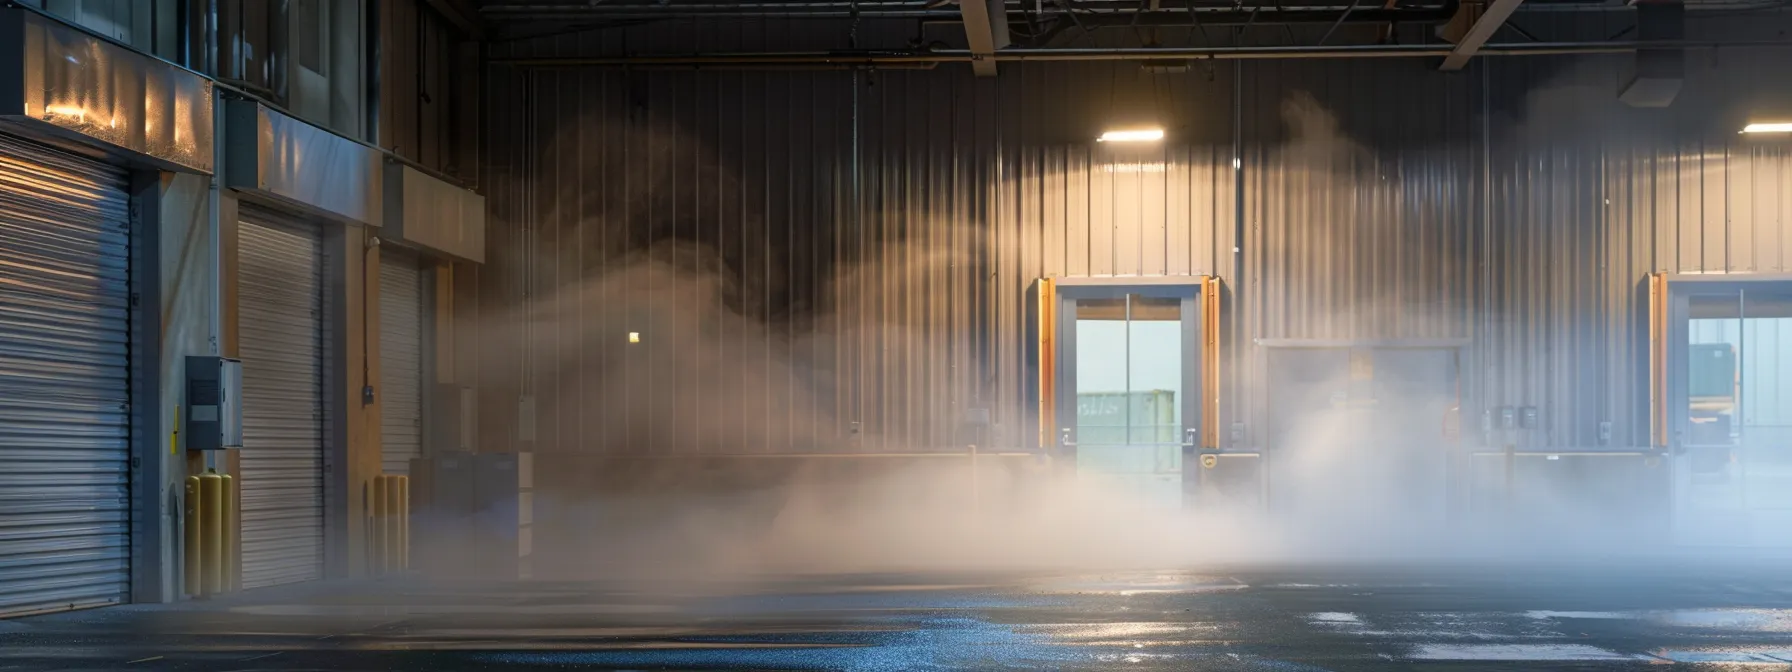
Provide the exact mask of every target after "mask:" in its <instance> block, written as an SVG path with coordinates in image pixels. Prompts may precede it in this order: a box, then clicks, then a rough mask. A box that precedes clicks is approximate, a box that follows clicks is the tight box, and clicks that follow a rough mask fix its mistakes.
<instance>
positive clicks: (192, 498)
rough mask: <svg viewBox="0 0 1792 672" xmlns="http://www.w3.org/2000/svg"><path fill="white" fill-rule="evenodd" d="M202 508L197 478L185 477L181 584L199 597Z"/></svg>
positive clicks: (201, 558) (182, 510)
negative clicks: (185, 491) (185, 493)
mask: <svg viewBox="0 0 1792 672" xmlns="http://www.w3.org/2000/svg"><path fill="white" fill-rule="evenodd" d="M202 511H203V507H201V506H200V502H199V477H198V476H188V477H187V495H186V499H185V500H183V501H182V502H181V521H182V524H183V525H185V529H183V530H181V541H182V543H181V554H182V558H181V568H182V569H184V570H185V571H184V572H182V579H183V583H184V584H185V588H186V591H187V594H188V595H199V594H200V593H199V591H200V590H201V589H202V587H203V585H204V582H203V580H202V579H201V578H200V577H201V576H203V575H202V574H201V573H200V568H201V567H203V566H204V562H203V559H204V552H203V551H202V550H201V547H200V543H199V540H200V538H201V535H202V534H203V527H204V525H203V524H202V523H201V522H200V519H201V517H202Z"/></svg>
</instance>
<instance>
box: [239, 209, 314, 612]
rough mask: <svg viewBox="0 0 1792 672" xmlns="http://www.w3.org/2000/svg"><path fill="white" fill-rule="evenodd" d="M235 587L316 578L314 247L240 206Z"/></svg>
mask: <svg viewBox="0 0 1792 672" xmlns="http://www.w3.org/2000/svg"><path fill="white" fill-rule="evenodd" d="M238 231H239V232H240V234H239V240H240V241H241V242H240V246H239V259H240V261H239V264H238V266H239V269H240V271H239V274H238V285H237V286H238V299H237V301H238V306H239V308H238V324H239V325H240V329H241V340H240V343H239V347H240V352H241V356H242V360H243V451H242V470H241V471H242V473H241V479H242V480H241V486H240V487H241V491H242V521H243V523H242V547H243V559H242V580H243V587H244V588H256V587H261V586H272V585H278V584H283V583H294V582H298V581H309V580H313V579H318V578H322V576H323V567H324V448H325V441H324V437H325V435H326V434H325V431H324V427H325V418H324V403H323V391H324V374H323V371H324V367H323V363H324V353H325V349H324V333H325V331H324V329H325V326H326V324H327V321H326V316H325V314H324V304H323V296H324V293H323V240H322V235H321V232H320V231H319V229H318V227H316V226H315V225H312V224H309V223H306V222H302V221H296V220H295V219H293V218H290V217H286V216H283V215H280V214H278V213H274V212H271V211H265V210H260V209H253V208H251V207H250V206H247V205H245V206H244V208H243V218H242V224H241V226H240V227H239V228H238Z"/></svg>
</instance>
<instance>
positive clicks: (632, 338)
mask: <svg viewBox="0 0 1792 672" xmlns="http://www.w3.org/2000/svg"><path fill="white" fill-rule="evenodd" d="M628 342H630V343H640V342H641V332H639V331H631V332H628Z"/></svg>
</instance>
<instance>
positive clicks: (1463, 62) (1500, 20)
mask: <svg viewBox="0 0 1792 672" xmlns="http://www.w3.org/2000/svg"><path fill="white" fill-rule="evenodd" d="M1523 2H1524V0H1493V4H1490V5H1488V6H1487V10H1486V11H1484V12H1482V13H1481V17H1480V18H1478V19H1475V25H1474V27H1472V28H1469V29H1468V34H1466V35H1463V36H1462V41H1460V42H1457V43H1456V48H1455V49H1452V50H1450V55H1449V56H1446V57H1444V64H1443V65H1442V66H1439V67H1438V69H1439V70H1443V71H1445V72H1454V71H1456V70H1461V69H1462V68H1463V67H1464V66H1467V65H1468V61H1469V59H1471V58H1474V57H1475V52H1477V51H1480V50H1481V46H1482V45H1485V44H1487V41H1488V40H1491V39H1493V34H1494V33H1497V32H1499V30H1500V26H1503V25H1506V19H1507V18H1508V17H1510V16H1512V12H1513V11H1514V10H1517V9H1518V5H1519V4H1520V3H1523ZM1464 6H1465V7H1466V5H1464Z"/></svg>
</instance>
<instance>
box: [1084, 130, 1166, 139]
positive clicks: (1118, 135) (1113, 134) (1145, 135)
mask: <svg viewBox="0 0 1792 672" xmlns="http://www.w3.org/2000/svg"><path fill="white" fill-rule="evenodd" d="M1162 139H1164V129H1161V128H1135V129H1131V130H1124V131H1108V132H1106V133H1103V134H1101V137H1099V138H1096V139H1095V141H1096V142H1156V141H1158V140H1162Z"/></svg>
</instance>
